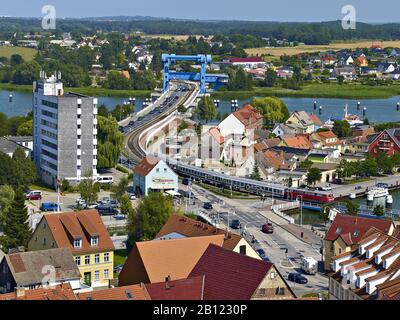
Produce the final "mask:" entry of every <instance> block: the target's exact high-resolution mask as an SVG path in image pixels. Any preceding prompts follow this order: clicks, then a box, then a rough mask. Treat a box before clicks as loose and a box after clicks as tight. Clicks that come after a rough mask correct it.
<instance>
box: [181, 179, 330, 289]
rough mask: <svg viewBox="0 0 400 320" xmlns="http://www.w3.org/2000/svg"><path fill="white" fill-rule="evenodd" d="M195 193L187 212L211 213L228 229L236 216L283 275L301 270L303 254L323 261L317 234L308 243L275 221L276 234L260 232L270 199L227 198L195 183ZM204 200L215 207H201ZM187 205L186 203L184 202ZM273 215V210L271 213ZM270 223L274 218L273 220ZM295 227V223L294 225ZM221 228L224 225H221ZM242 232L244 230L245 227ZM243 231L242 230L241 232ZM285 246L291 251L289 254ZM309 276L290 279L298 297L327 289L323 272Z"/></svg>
mask: <svg viewBox="0 0 400 320" xmlns="http://www.w3.org/2000/svg"><path fill="white" fill-rule="evenodd" d="M180 188H181V189H182V190H185V191H188V187H187V186H184V185H181V186H180ZM192 192H193V194H194V195H195V197H196V199H195V200H194V203H195V204H194V205H193V201H191V203H190V204H189V205H188V207H187V211H188V212H190V211H192V212H198V211H202V212H207V213H208V214H209V215H210V216H212V215H218V214H219V218H220V220H221V222H222V225H223V226H224V227H225V228H227V226H228V225H229V223H228V220H229V222H231V221H232V220H233V219H238V220H240V222H241V224H242V226H243V227H244V234H245V237H246V239H247V240H248V241H249V243H251V239H252V237H253V236H254V237H255V239H256V240H257V242H258V243H259V244H258V246H256V247H261V248H262V249H264V251H265V253H266V255H267V256H268V258H269V260H270V261H271V262H273V263H274V264H275V265H276V267H277V268H278V270H279V271H280V272H281V273H282V275H283V276H284V277H285V278H286V279H287V275H288V274H289V273H290V272H294V271H299V270H300V269H299V260H300V256H301V255H304V256H311V257H313V258H314V259H316V260H317V261H320V260H321V253H320V248H321V244H322V241H321V239H320V238H319V237H318V236H316V235H315V238H314V239H312V241H310V244H309V243H306V242H304V241H302V240H300V239H299V238H298V237H296V236H294V235H293V234H292V233H290V232H288V231H287V230H286V229H285V228H284V227H285V226H284V225H283V226H279V225H277V224H274V226H275V232H274V233H273V234H264V233H263V232H261V226H262V225H263V224H264V223H265V222H266V220H267V219H266V217H265V216H264V215H263V214H261V212H263V211H265V210H268V209H269V207H270V205H271V200H270V201H268V200H267V201H265V202H264V203H263V202H262V201H261V200H258V199H253V200H242V199H240V200H238V199H228V198H223V197H221V196H218V195H215V194H213V193H211V192H209V191H208V190H205V189H203V188H201V187H199V186H197V185H193V186H192ZM204 202H211V203H212V204H213V207H214V208H213V210H205V209H202V205H203V204H204ZM184 207H186V204H184ZM272 214H273V213H272ZM270 222H271V221H270ZM291 226H293V225H291ZM220 227H221V225H220ZM230 231H232V232H235V233H238V234H241V233H242V232H241V230H230ZM242 231H243V230H242ZM242 234H243V233H242ZM286 249H287V250H288V253H287V256H286V253H285V252H286ZM305 277H306V278H307V279H308V284H306V285H301V284H296V283H294V282H291V281H288V284H289V285H290V286H291V288H292V290H293V291H294V292H295V293H296V295H298V296H302V295H303V294H305V293H310V292H321V291H326V290H328V279H327V277H325V276H324V275H322V274H320V273H318V274H316V275H313V276H311V275H305Z"/></svg>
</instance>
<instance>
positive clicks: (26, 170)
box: [12, 148, 37, 188]
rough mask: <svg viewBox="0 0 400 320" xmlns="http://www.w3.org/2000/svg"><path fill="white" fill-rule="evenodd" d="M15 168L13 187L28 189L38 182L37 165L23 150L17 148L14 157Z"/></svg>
mask: <svg viewBox="0 0 400 320" xmlns="http://www.w3.org/2000/svg"><path fill="white" fill-rule="evenodd" d="M12 160H13V167H14V179H13V185H14V186H16V187H23V188H27V187H29V186H30V185H31V184H32V183H34V182H35V181H36V180H37V172H36V166H35V164H34V163H33V162H32V161H31V159H29V158H28V157H27V156H26V154H25V151H24V150H23V149H22V148H17V149H16V150H15V152H14V154H13V156H12Z"/></svg>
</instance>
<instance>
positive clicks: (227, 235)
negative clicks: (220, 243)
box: [224, 228, 229, 240]
mask: <svg viewBox="0 0 400 320" xmlns="http://www.w3.org/2000/svg"><path fill="white" fill-rule="evenodd" d="M225 230H226V231H225V238H224V240H228V239H229V232H228V228H226V229H225Z"/></svg>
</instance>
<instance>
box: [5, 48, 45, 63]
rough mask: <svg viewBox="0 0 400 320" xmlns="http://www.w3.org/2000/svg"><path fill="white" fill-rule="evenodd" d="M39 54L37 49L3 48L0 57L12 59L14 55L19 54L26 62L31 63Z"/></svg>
mask: <svg viewBox="0 0 400 320" xmlns="http://www.w3.org/2000/svg"><path fill="white" fill-rule="evenodd" d="M36 53H37V50H36V49H32V48H24V47H12V46H1V47H0V57H6V58H10V57H11V56H12V55H13V54H19V55H20V56H22V58H23V59H24V60H25V61H31V60H32V59H33V58H34V57H35V55H36Z"/></svg>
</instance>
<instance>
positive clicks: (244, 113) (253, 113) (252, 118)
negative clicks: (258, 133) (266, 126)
mask: <svg viewBox="0 0 400 320" xmlns="http://www.w3.org/2000/svg"><path fill="white" fill-rule="evenodd" d="M233 115H234V116H235V117H236V118H238V119H239V121H240V122H242V123H243V124H244V126H245V127H246V129H261V128H262V126H263V118H264V117H263V115H262V114H261V113H260V112H259V111H258V110H257V109H256V108H255V107H253V106H252V105H251V104H245V105H244V106H243V107H242V108H241V109H239V110H238V111H235V112H234V113H233Z"/></svg>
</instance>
